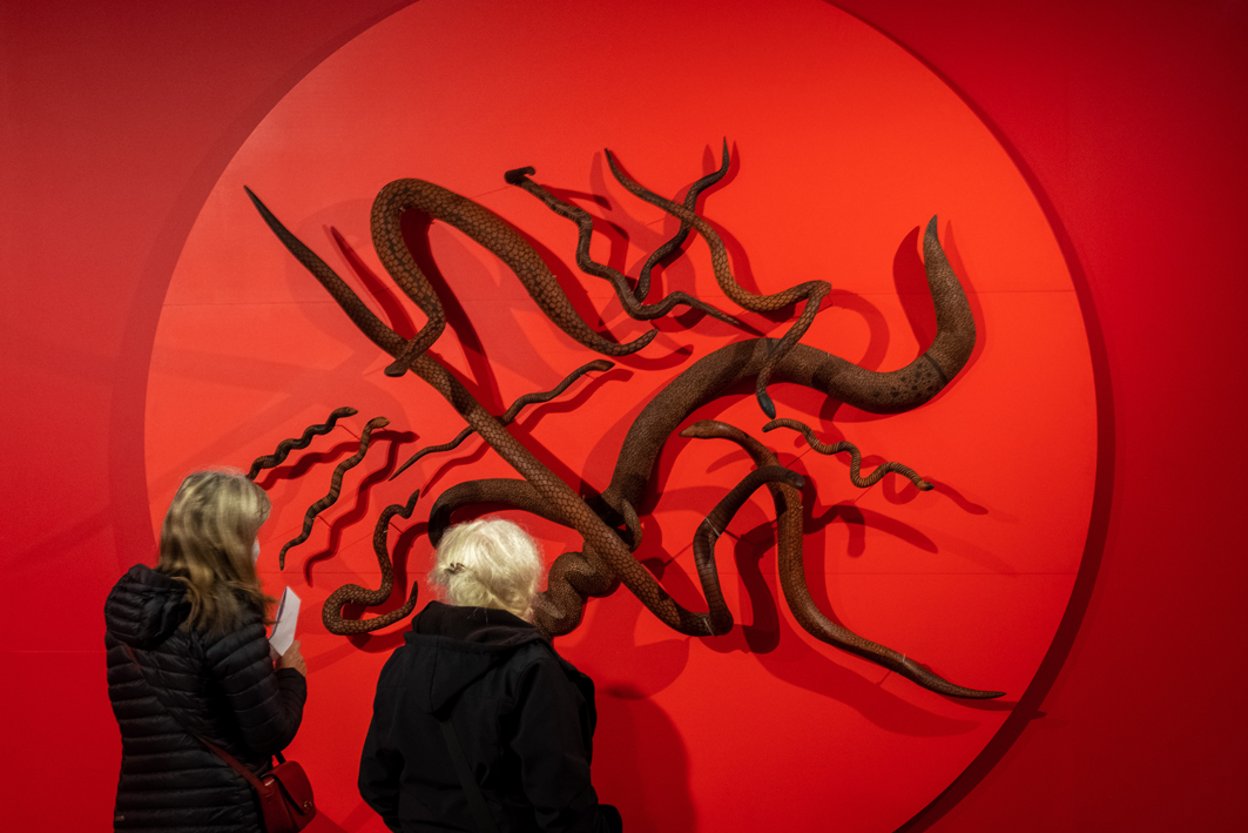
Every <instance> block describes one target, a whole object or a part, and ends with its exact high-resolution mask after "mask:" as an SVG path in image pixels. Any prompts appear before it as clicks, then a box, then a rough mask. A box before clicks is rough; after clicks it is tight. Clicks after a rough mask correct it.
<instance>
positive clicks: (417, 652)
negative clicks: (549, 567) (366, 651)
mask: <svg viewBox="0 0 1248 833" xmlns="http://www.w3.org/2000/svg"><path fill="white" fill-rule="evenodd" d="M533 643H542V644H546V645H549V643H548V642H547V640H546V638H545V637H544V636H542V634H541V632H539V631H538V629H537V628H536V627H534V626H533V625H531V624H529V623H528V622H526V621H524V620H523V619H521V618H519V617H518V616H515V615H513V614H511V613H508V612H507V611H505V610H496V609H494V608H486V607H460V606H457V605H447V604H443V603H441V602H430V603H429V604H428V605H426V606H425V608H424V610H422V611H421V612H420V613H419V614H418V615H417V616H416V618H415V620H413V622H412V629H411V630H410V631H409V632H408V634H407V639H406V644H405V645H404V646H403V647H402V648H401V649H400V651H402V652H403V653H404V654H405V656H404V663H403V664H404V665H405V666H406V669H405V670H406V672H407V679H408V680H409V684H410V685H412V686H413V688H414V692H413V693H414V694H415V698H414V701H415V702H414V705H415V706H416V707H417V708H419V709H420V710H421V711H423V712H425V713H427V714H433V713H434V712H438V711H440V710H442V709H443V708H444V707H445V706H447V705H448V704H449V703H450V702H451V701H452V700H454V699H455V698H456V697H457V696H458V695H459V693H460V692H461V691H463V690H464V688H466V687H467V686H468V685H469V684H471V683H472V682H474V681H476V680H477V679H479V678H480V677H481V676H482V675H484V674H485V673H486V672H487V671H489V670H490V669H491V668H493V667H494V666H496V665H498V664H500V663H502V662H504V661H505V660H506V659H507V657H509V656H510V655H511V654H513V653H514V652H515V651H517V650H519V649H520V648H522V647H523V646H526V645H531V644H533Z"/></svg>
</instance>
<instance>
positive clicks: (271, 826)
mask: <svg viewBox="0 0 1248 833" xmlns="http://www.w3.org/2000/svg"><path fill="white" fill-rule="evenodd" d="M199 741H200V743H202V744H203V745H204V746H206V747H208V748H209V749H210V750H212V751H213V752H215V753H216V754H217V756H218V757H219V758H221V760H223V761H225V762H226V763H227V764H229V765H230V766H231V767H232V768H233V769H234V771H235V772H237V773H238V774H239V775H241V776H243V778H245V779H247V782H248V783H249V784H251V789H252V791H253V792H254V793H255V794H256V803H257V804H258V805H259V808H260V820H261V821H262V822H263V823H264V830H265V833H296V831H299V830H302V829H303V828H305V827H307V826H308V822H310V821H312V819H313V818H315V817H316V801H315V799H313V798H312V784H311V782H309V781H308V774H307V773H306V772H304V771H303V767H301V766H300V765H299V762H298V761H288V760H286V759H285V758H283V757H282V756H281V754H278V756H277V766H275V767H273V768H272V769H270V770H269V771H268V772H262V773H260V774H259V775H257V774H256V773H254V772H252V771H251V770H250V769H248V768H247V767H246V766H245V765H244V764H242V763H240V762H239V761H238V760H236V759H235V758H234V756H232V755H230V753H228V752H226V751H225V750H224V749H221V748H220V747H218V746H217V745H215V744H214V743H212V742H211V741H208V740H205V739H204V738H202V737H201V738H199Z"/></svg>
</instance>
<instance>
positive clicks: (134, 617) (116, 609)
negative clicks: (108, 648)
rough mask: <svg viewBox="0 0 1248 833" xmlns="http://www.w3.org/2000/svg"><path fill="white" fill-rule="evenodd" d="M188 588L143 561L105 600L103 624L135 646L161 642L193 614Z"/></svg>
mask: <svg viewBox="0 0 1248 833" xmlns="http://www.w3.org/2000/svg"><path fill="white" fill-rule="evenodd" d="M190 612H191V603H190V602H188V601H187V600H186V590H185V588H184V587H183V586H182V585H181V584H180V583H178V582H177V581H174V580H173V579H171V578H170V577H169V576H167V575H165V574H164V573H158V572H156V571H155V570H153V569H152V568H151V567H148V566H146V565H144V564H136V565H135V566H133V567H131V568H130V571H129V572H128V573H126V574H125V575H124V576H122V577H121V579H120V580H119V581H118V582H117V584H116V585H114V586H113V590H112V592H111V593H109V594H108V601H106V602H105V603H104V624H105V627H106V628H107V630H108V632H109V633H110V634H112V635H113V636H114V637H115V638H116V639H118V640H120V641H121V642H124V643H125V644H127V645H130V646H131V647H134V648H151V647H153V646H155V645H159V644H160V643H161V642H163V641H164V640H165V639H166V638H168V636H169V635H170V634H171V633H173V632H174V631H175V630H177V629H178V626H179V625H181V624H182V623H183V622H184V621H186V617H187V616H189V615H190Z"/></svg>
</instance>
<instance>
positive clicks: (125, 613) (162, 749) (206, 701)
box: [104, 565, 307, 833]
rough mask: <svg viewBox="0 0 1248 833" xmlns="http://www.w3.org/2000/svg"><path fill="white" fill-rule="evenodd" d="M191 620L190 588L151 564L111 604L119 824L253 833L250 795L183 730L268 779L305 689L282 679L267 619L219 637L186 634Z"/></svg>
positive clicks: (107, 613)
mask: <svg viewBox="0 0 1248 833" xmlns="http://www.w3.org/2000/svg"><path fill="white" fill-rule="evenodd" d="M189 611H190V606H189V603H188V602H187V601H186V599H185V591H184V590H183V587H182V585H180V584H179V583H177V582H175V581H174V580H173V579H171V578H169V577H168V576H166V575H164V574H163V573H158V572H156V571H155V570H152V569H150V568H149V567H145V566H143V565H137V566H135V567H133V568H131V569H130V572H128V573H126V575H125V576H123V577H122V578H121V580H120V581H118V582H117V584H116V586H115V587H113V590H112V592H111V593H110V594H109V596H108V601H107V602H106V603H105V606H104V619H105V624H106V627H107V631H106V634H105V637H104V642H105V646H106V648H107V655H108V696H109V699H110V700H111V701H112V704H113V714H114V715H116V717H117V725H118V727H119V728H120V729H121V747H122V753H121V754H122V757H121V776H120V778H119V780H118V785H117V804H116V809H115V818H114V826H115V828H116V829H117V830H147V831H201V833H227V831H229V833H236V832H237V833H255V831H259V830H260V829H261V828H260V821H259V818H258V815H257V811H256V806H255V800H254V798H253V797H252V792H251V787H250V786H249V785H248V783H247V782H246V781H245V780H243V778H242V776H240V775H239V774H238V773H236V772H235V771H234V770H233V769H231V768H230V767H229V766H228V765H227V764H226V763H225V762H224V761H222V760H221V758H219V757H218V756H217V755H215V754H214V753H212V752H210V751H208V749H206V748H205V747H204V746H203V745H202V744H200V743H199V741H197V740H196V739H195V738H194V737H193V736H191V734H190V733H189V732H188V731H187V729H186V728H184V727H191V729H193V730H194V731H195V732H197V733H198V734H200V735H202V736H203V737H205V738H207V739H208V740H210V741H212V742H213V743H216V744H217V745H218V746H220V747H221V748H223V749H225V750H226V751H227V752H229V753H230V754H232V755H234V756H235V757H236V758H238V759H239V760H241V761H243V762H244V763H246V764H247V765H248V766H250V767H251V768H252V769H254V770H260V769H262V768H264V767H267V766H268V764H269V762H270V759H271V757H272V755H273V754H274V753H275V752H279V751H281V749H282V748H284V747H285V746H286V745H287V744H288V743H290V741H291V739H292V738H294V736H295V731H296V730H297V729H298V728H299V721H300V719H301V718H302V716H303V702H304V699H305V698H306V697H307V686H306V683H305V682H304V679H303V675H301V674H300V673H299V672H297V671H294V670H292V669H281V670H277V671H275V670H274V668H273V662H272V660H271V659H270V658H269V642H268V640H267V639H266V638H265V632H264V623H263V621H262V617H261V614H260V612H259V611H257V612H255V613H254V614H251V615H249V616H248V618H247V619H246V621H245V622H244V624H243V625H242V626H241V627H239V628H238V629H236V630H234V631H233V632H232V633H228V634H225V635H221V636H211V635H208V634H205V633H201V632H199V631H195V630H189V629H187V628H183V627H180V626H181V625H182V623H183V622H184V621H185V620H186V617H187V614H188V613H189ZM123 645H129V646H130V647H131V649H132V650H133V652H134V654H135V657H136V659H137V660H138V662H139V664H140V665H141V666H142V671H140V669H139V667H138V666H136V665H135V663H134V662H133V661H132V660H131V659H130V657H129V655H128V654H127V652H126V650H125V648H124V647H123ZM175 714H176V717H175Z"/></svg>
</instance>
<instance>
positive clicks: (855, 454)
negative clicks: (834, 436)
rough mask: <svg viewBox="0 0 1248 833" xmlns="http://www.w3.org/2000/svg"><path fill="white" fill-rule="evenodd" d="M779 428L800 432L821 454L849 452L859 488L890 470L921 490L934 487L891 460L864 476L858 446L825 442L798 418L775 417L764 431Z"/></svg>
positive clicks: (851, 472) (853, 480) (851, 470)
mask: <svg viewBox="0 0 1248 833" xmlns="http://www.w3.org/2000/svg"><path fill="white" fill-rule="evenodd" d="M777 428H791V429H792V430H794V431H797V432H799V433H800V434H801V435H802V436H803V437H805V438H806V442H807V443H808V444H809V445H810V447H811V448H813V449H814V450H815V451H816V452H818V453H819V454H828V455H832V454H840V453H841V452H842V451H848V452H849V480H850V482H851V483H853V484H854V485H855V486H857V487H858V488H859V489H865V488H867V487H868V486H874V485H875V484H876V483H879V482H880V478H882V477H883V476H884V475H886V474H888V473H889V472H896V473H897V474H900V475H901V476H902V477H905V478H906V479H907V480H909V481H910V482H911V483H913V484H914V485H915V486H916V487H917V488H918V489H919V491H922V492H927V491H930V490H931V488H932V484H931V483H928V482H927V481H926V480H924V479H923V478H921V477H919V475H918V472H916V471H915V470H914V469H912V468H910V467H909V466H907V465H904V464H902V463H896V462H893V461H891V460H890V461H889V462H887V463H880V464H879V465H878V466H876V467H875V469H874V470H873V471H872V472H871V473H870V474H869V475H867V476H866V477H863V476H862V452H860V451H859V450H858V446H856V445H854V444H853V443H851V442H846V441H844V440H842V441H840V442H837V443H825V442H823V441H822V440H820V439H819V438H818V437H816V436H815V432H814V429H812V428H811V427H810V426H809V425H807V424H805V423H804V422H799V421H798V420H796V419H773V420H772V421H771V422H769V423H767V424H766V425H764V426H763V431H774V430H776V429H777Z"/></svg>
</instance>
